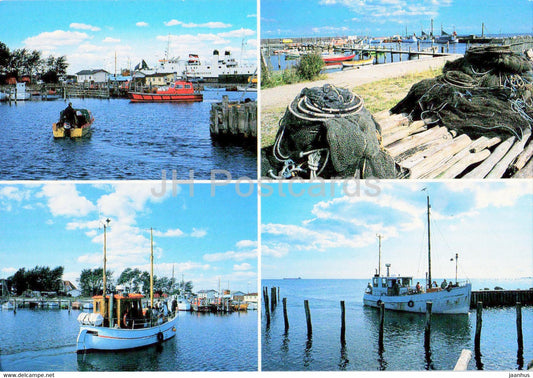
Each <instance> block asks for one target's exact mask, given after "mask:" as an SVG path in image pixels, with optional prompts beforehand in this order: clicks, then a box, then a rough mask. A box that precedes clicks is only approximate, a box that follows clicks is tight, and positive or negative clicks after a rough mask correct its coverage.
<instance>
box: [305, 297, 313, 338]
mask: <svg viewBox="0 0 533 378" xmlns="http://www.w3.org/2000/svg"><path fill="white" fill-rule="evenodd" d="M304 308H305V320H306V322H307V337H310V336H311V335H312V334H313V326H312V324H311V311H309V301H308V300H307V299H306V300H304Z"/></svg>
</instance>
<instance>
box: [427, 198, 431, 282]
mask: <svg viewBox="0 0 533 378" xmlns="http://www.w3.org/2000/svg"><path fill="white" fill-rule="evenodd" d="M427 209H428V210H427V213H428V282H427V285H428V286H427V287H431V223H430V219H429V217H430V209H431V205H430V204H429V194H428V195H427Z"/></svg>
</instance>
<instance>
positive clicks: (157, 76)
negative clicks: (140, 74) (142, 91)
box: [144, 72, 175, 87]
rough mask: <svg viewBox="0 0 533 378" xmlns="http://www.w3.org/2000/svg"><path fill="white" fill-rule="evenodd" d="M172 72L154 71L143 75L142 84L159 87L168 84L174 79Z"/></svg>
mask: <svg viewBox="0 0 533 378" xmlns="http://www.w3.org/2000/svg"><path fill="white" fill-rule="evenodd" d="M174 76H175V75H174V73H164V72H155V73H152V74H148V75H146V76H145V77H144V85H146V86H148V87H160V86H164V85H169V84H170V83H171V82H172V81H173V80H174Z"/></svg>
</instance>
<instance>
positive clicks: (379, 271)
mask: <svg viewBox="0 0 533 378" xmlns="http://www.w3.org/2000/svg"><path fill="white" fill-rule="evenodd" d="M376 236H377V237H378V240H379V257H378V277H380V276H381V238H382V237H383V235H381V234H377V235H376Z"/></svg>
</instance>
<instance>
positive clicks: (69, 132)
mask: <svg viewBox="0 0 533 378" xmlns="http://www.w3.org/2000/svg"><path fill="white" fill-rule="evenodd" d="M74 111H75V116H74V117H75V119H74V118H72V119H67V117H66V116H65V111H64V110H63V111H61V113H60V116H59V121H58V122H56V123H54V124H53V125H52V131H53V134H54V138H69V137H70V138H82V137H84V136H86V135H87V134H89V132H90V131H91V126H92V124H93V122H94V118H93V116H92V114H91V112H90V111H89V110H87V109H74Z"/></svg>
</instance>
